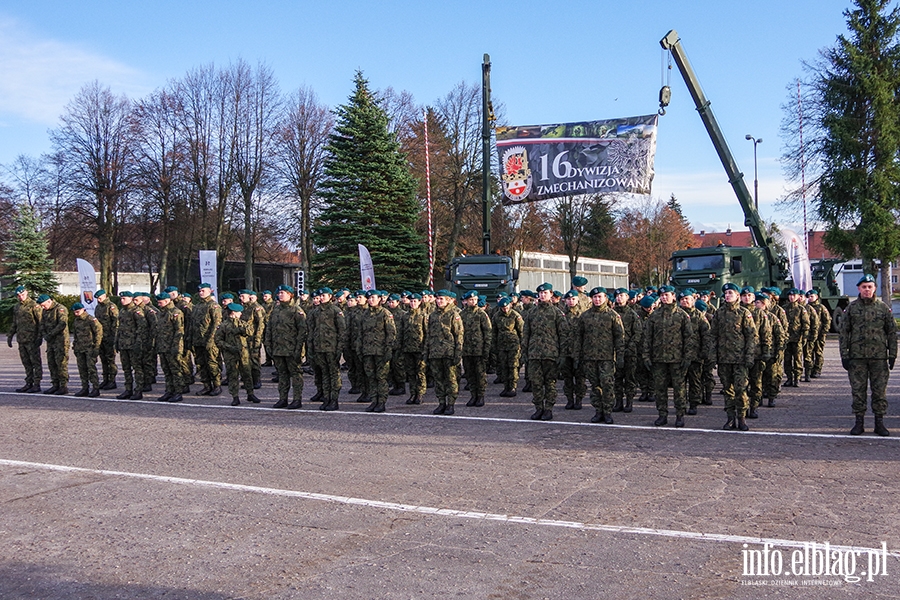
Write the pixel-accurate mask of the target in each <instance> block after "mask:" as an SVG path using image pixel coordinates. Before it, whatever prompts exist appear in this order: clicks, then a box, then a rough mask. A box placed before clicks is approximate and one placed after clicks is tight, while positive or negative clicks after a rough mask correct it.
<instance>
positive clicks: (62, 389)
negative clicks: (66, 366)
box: [53, 384, 69, 396]
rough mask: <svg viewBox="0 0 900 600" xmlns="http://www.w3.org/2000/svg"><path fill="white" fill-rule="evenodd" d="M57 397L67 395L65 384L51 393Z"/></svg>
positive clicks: (67, 388) (67, 390)
mask: <svg viewBox="0 0 900 600" xmlns="http://www.w3.org/2000/svg"><path fill="white" fill-rule="evenodd" d="M53 393H54V394H55V395H57V396H65V395H66V394H68V393H69V387H68V386H67V385H66V384H62V385H61V386H59V389H58V390H56V391H55V392H53Z"/></svg>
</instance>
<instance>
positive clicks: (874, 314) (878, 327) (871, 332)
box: [840, 298, 897, 360]
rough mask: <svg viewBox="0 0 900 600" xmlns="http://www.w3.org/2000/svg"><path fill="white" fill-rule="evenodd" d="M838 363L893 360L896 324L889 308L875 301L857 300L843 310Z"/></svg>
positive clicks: (894, 357) (895, 345) (895, 344)
mask: <svg viewBox="0 0 900 600" xmlns="http://www.w3.org/2000/svg"><path fill="white" fill-rule="evenodd" d="M840 348H841V360H846V359H852V358H861V359H896V358H897V323H896V321H894V316H893V315H892V314H891V307H889V306H888V305H887V304H885V303H884V302H882V301H881V300H880V299H878V298H872V299H865V298H857V299H856V300H854V301H853V302H851V303H850V306H848V307H847V310H845V311H844V319H843V321H842V322H841V335H840Z"/></svg>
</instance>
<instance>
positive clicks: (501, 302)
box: [497, 298, 512, 308]
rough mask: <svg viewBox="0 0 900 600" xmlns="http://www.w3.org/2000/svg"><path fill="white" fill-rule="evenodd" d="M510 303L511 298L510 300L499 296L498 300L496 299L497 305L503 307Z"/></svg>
mask: <svg viewBox="0 0 900 600" xmlns="http://www.w3.org/2000/svg"><path fill="white" fill-rule="evenodd" d="M511 303H512V300H510V299H509V298H500V300H498V301H497V306H499V307H500V308H503V307H504V306H509V305H510V304H511Z"/></svg>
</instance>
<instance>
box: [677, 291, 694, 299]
mask: <svg viewBox="0 0 900 600" xmlns="http://www.w3.org/2000/svg"><path fill="white" fill-rule="evenodd" d="M691 297H693V294H692V293H691V292H689V291H688V290H681V291H680V292H678V298H691Z"/></svg>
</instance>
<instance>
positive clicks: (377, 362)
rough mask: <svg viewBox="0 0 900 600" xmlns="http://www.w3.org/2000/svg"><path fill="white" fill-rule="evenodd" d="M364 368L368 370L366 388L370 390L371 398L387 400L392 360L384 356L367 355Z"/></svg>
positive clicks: (381, 400) (380, 400)
mask: <svg viewBox="0 0 900 600" xmlns="http://www.w3.org/2000/svg"><path fill="white" fill-rule="evenodd" d="M363 368H364V369H365V371H366V389H367V390H368V391H369V398H370V399H371V400H373V401H376V402H386V401H387V395H388V382H387V380H388V372H389V371H390V369H391V361H390V360H385V358H384V357H383V356H372V355H365V356H364V357H363Z"/></svg>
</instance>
